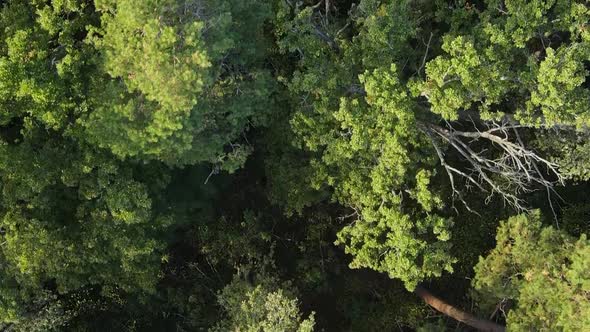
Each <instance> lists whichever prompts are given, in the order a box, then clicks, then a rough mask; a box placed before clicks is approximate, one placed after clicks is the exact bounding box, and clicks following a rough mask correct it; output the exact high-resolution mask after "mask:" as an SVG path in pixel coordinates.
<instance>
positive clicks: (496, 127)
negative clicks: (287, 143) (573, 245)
mask: <svg viewBox="0 0 590 332" xmlns="http://www.w3.org/2000/svg"><path fill="white" fill-rule="evenodd" d="M325 3H326V4H328V5H327V6H326V7H325V8H330V6H331V5H330V3H331V2H329V1H325ZM342 9H343V8H341V9H340V10H339V11H334V10H331V9H330V10H328V9H324V8H323V7H322V6H315V5H313V4H306V3H298V4H292V3H291V2H289V1H286V2H285V4H284V5H283V7H282V10H281V11H280V12H279V14H278V18H277V20H278V26H279V29H277V35H278V37H279V46H280V47H281V50H282V51H283V52H285V53H288V52H291V53H292V54H293V56H296V57H297V59H298V64H297V67H296V69H295V70H294V71H293V74H292V75H291V76H290V77H289V78H288V81H287V86H288V89H289V91H290V93H291V94H292V97H293V98H294V102H293V104H294V105H296V106H295V107H296V109H295V111H294V115H293V117H292V127H293V130H294V132H295V133H296V135H297V139H296V142H295V144H297V145H298V146H299V147H300V148H302V149H304V150H306V151H308V152H309V153H310V154H311V158H310V159H311V161H310V164H311V166H312V168H313V169H314V174H313V175H312V176H311V178H310V180H309V181H310V183H311V184H312V185H314V186H315V187H316V188H322V187H323V188H326V187H327V188H330V189H332V190H333V197H334V199H335V200H337V201H338V202H340V203H342V204H344V205H346V206H348V207H350V209H351V212H352V215H351V219H352V222H351V223H350V224H349V225H347V226H345V227H344V228H343V229H342V231H341V232H340V233H339V239H338V242H339V243H340V244H343V245H344V247H345V250H346V251H347V252H348V253H350V254H352V255H353V261H352V263H351V267H357V268H358V267H369V268H372V269H375V270H377V271H380V272H385V273H388V274H389V275H390V276H391V277H393V278H400V279H401V280H403V281H404V282H405V283H406V286H407V287H408V289H413V288H414V287H415V286H416V285H417V284H418V283H419V282H420V281H422V280H424V279H427V278H431V277H435V276H440V275H441V274H442V273H443V272H444V271H452V264H453V263H455V262H456V259H455V258H454V257H452V256H451V255H450V248H451V245H452V236H451V235H452V232H451V230H452V228H453V225H454V223H456V221H453V218H452V213H453V210H455V211H458V210H457V208H458V207H457V206H455V203H456V202H458V203H459V204H460V205H462V208H463V209H466V210H468V211H472V212H473V213H477V211H474V210H473V209H472V208H471V204H470V203H469V201H468V199H467V198H466V197H467V194H468V193H470V192H473V191H475V190H477V191H480V192H484V193H486V195H487V201H489V200H491V199H495V197H497V198H498V199H500V200H503V201H505V202H506V203H507V204H508V205H510V206H511V207H512V208H513V209H515V210H517V211H522V210H526V209H528V208H529V206H528V203H527V201H526V194H528V193H531V192H533V191H537V190H543V191H545V192H546V195H547V197H548V200H549V203H550V204H552V199H553V198H552V197H555V191H554V190H555V187H556V186H558V185H562V184H563V183H564V182H563V181H564V178H563V175H562V174H561V173H560V169H559V167H558V165H557V164H556V163H555V162H554V161H552V160H550V159H551V158H550V157H549V156H544V155H542V154H540V153H539V151H537V150H535V149H533V147H532V145H533V144H532V141H534V137H535V135H536V134H538V133H540V132H543V131H545V130H547V129H553V130H559V131H563V132H569V133H576V131H581V130H583V128H584V127H585V126H586V125H587V123H588V114H587V108H588V107H587V105H586V104H585V103H586V102H587V98H581V99H580V98H578V97H574V96H585V95H587V94H588V90H587V88H586V86H585V85H584V81H585V76H586V75H587V72H586V69H585V67H584V61H586V60H587V59H588V56H589V54H590V53H588V51H589V49H588V34H587V32H586V31H585V29H584V28H583V24H584V23H583V22H585V21H586V20H587V19H588V17H589V15H590V13H589V10H588V8H587V6H585V5H584V4H583V3H581V2H576V1H574V2H572V1H534V2H526V1H508V2H506V3H505V4H504V3H503V2H498V1H485V5H482V6H481V7H480V8H478V7H477V6H468V5H467V4H465V6H464V7H453V6H448V5H447V4H446V2H443V1H441V2H437V3H432V2H423V1H398V2H394V3H388V2H382V1H377V0H365V1H361V2H360V3H359V4H358V6H352V7H350V9H349V11H348V15H347V16H346V17H341V16H336V15H335V14H334V13H335V12H342ZM557 17H559V19H553V20H551V18H557ZM439 22H440V25H438V24H437V23H439ZM445 27H449V28H448V29H447V28H445ZM562 31H567V33H568V38H563V37H562ZM470 195H471V194H470ZM552 206H553V205H552ZM554 212H555V211H554Z"/></svg>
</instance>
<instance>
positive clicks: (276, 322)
mask: <svg viewBox="0 0 590 332" xmlns="http://www.w3.org/2000/svg"><path fill="white" fill-rule="evenodd" d="M219 304H220V305H221V306H222V307H223V308H224V310H225V312H226V314H227V316H228V318H227V319H226V320H224V321H221V322H220V323H218V325H217V326H216V327H215V328H213V329H212V330H211V331H220V332H221V331H244V332H255V331H261V332H278V331H286V332H311V331H313V327H314V324H315V321H314V314H313V313H311V315H310V316H309V317H308V318H306V319H303V318H302V315H301V313H299V309H298V306H297V299H294V298H291V297H290V296H288V295H287V294H285V293H284V292H283V290H281V289H278V290H275V291H271V290H268V289H266V288H264V287H263V286H260V285H258V286H256V287H253V286H250V285H248V284H245V283H244V282H240V281H234V282H233V283H232V284H230V285H228V286H227V287H226V288H224V289H223V291H222V292H221V294H220V295H219Z"/></svg>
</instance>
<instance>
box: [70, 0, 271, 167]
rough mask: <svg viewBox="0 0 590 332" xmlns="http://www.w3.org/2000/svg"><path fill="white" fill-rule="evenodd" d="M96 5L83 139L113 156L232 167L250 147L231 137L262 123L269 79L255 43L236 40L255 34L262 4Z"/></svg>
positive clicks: (132, 0) (266, 12) (265, 12)
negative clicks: (93, 65) (93, 69)
mask: <svg viewBox="0 0 590 332" xmlns="http://www.w3.org/2000/svg"><path fill="white" fill-rule="evenodd" d="M96 7H97V9H98V11H99V12H100V13H101V26H100V28H97V29H94V30H92V31H91V32H92V35H91V37H90V39H89V43H91V44H92V45H94V46H95V47H96V49H97V51H98V52H100V59H99V61H100V69H101V70H102V71H104V73H103V74H100V75H98V76H97V77H96V78H95V79H94V80H93V86H92V87H91V96H92V99H93V106H94V108H95V111H93V112H91V113H90V114H88V116H86V117H84V118H82V119H81V123H82V125H83V127H84V128H85V129H86V135H88V139H89V141H90V142H92V143H93V144H95V145H98V146H100V147H104V148H108V149H110V150H111V151H112V152H113V153H114V154H115V155H117V156H119V157H121V158H125V157H139V158H142V159H148V160H161V161H164V162H166V163H168V164H172V165H186V164H195V163H197V162H203V161H206V162H211V163H219V164H222V165H224V168H225V169H227V170H228V171H230V172H233V171H235V170H236V169H237V168H239V167H240V166H241V165H242V164H243V163H244V161H245V159H246V157H247V155H248V152H249V149H247V148H243V147H240V144H238V141H240V140H241V135H242V134H243V133H244V132H245V131H246V130H248V128H250V127H251V126H258V125H263V124H265V123H266V122H265V119H266V112H267V110H268V109H269V106H268V100H269V98H270V94H271V92H272V90H273V87H272V86H273V83H272V81H271V80H270V77H269V75H268V72H267V71H266V70H264V68H261V67H260V59H261V58H262V57H263V56H264V55H265V49H264V44H261V43H260V42H258V41H257V40H256V39H255V38H249V39H247V40H251V41H252V42H246V43H241V42H240V43H238V41H244V39H242V37H243V35H242V34H247V35H249V36H250V37H253V36H254V37H255V36H258V37H260V38H262V37H261V32H262V24H263V23H264V20H265V19H266V18H267V17H269V13H270V12H269V8H268V6H267V5H265V4H264V3H263V2H261V1H254V2H252V1H250V2H248V4H242V2H235V1H222V2H219V1H191V0H186V1H164V2H162V1H135V0H129V1H116V2H115V1H97V3H96ZM244 13H248V14H244ZM257 47H258V49H257V51H258V52H253V51H252V48H257ZM105 81H106V84H105V83H104V82H105ZM230 143H232V144H231V147H232V152H229V153H225V152H224V146H226V145H228V144H230Z"/></svg>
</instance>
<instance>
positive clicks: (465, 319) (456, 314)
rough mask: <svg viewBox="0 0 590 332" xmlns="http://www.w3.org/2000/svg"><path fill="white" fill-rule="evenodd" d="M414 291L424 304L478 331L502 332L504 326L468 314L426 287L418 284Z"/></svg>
mask: <svg viewBox="0 0 590 332" xmlns="http://www.w3.org/2000/svg"><path fill="white" fill-rule="evenodd" d="M414 293H416V295H418V296H419V297H420V298H421V299H422V300H424V302H426V304H428V305H429V306H431V307H433V308H434V309H436V310H437V311H439V312H441V313H443V314H445V315H447V316H449V317H451V318H453V319H455V320H458V321H459V322H461V323H464V324H466V325H468V326H471V327H473V328H475V329H478V330H479V331H486V332H504V331H506V328H505V327H504V326H502V325H499V324H496V323H494V322H491V321H489V320H485V319H480V318H477V317H475V316H473V315H472V314H469V313H467V312H465V311H463V310H460V309H457V308H455V307H454V306H452V305H450V304H448V303H446V302H445V301H443V300H441V299H439V298H438V297H436V296H434V295H432V293H430V292H429V291H428V290H427V289H426V288H424V287H421V286H418V287H416V289H415V290H414Z"/></svg>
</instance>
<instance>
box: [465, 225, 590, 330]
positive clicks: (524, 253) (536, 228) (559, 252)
mask: <svg viewBox="0 0 590 332" xmlns="http://www.w3.org/2000/svg"><path fill="white" fill-rule="evenodd" d="M496 241H497V245H496V248H495V249H494V250H492V251H491V252H490V253H489V255H488V256H486V257H485V258H481V259H480V262H479V263H478V264H477V266H476V267H475V273H476V278H475V279H474V287H475V289H476V290H478V291H479V292H481V294H482V296H484V298H486V299H487V300H493V299H498V300H499V299H512V300H514V301H516V308H514V309H513V310H511V311H510V312H509V313H508V317H507V323H508V328H509V329H511V330H518V331H520V330H532V329H534V330H539V331H555V330H564V331H583V330H584V329H585V328H586V327H588V326H590V321H588V319H587V318H588V316H589V313H590V299H589V298H588V292H589V290H590V282H589V279H588V276H589V275H590V270H589V269H590V266H589V265H588V262H589V258H590V242H589V241H588V239H587V238H586V235H582V236H580V238H579V239H578V240H576V239H575V238H573V237H571V236H569V235H567V234H566V233H564V232H562V231H559V230H556V229H554V228H552V227H542V225H541V223H540V221H539V215H538V213H537V214H532V215H519V216H515V217H512V218H510V219H508V221H506V222H503V223H501V224H500V227H499V228H498V234H497V235H496Z"/></svg>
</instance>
